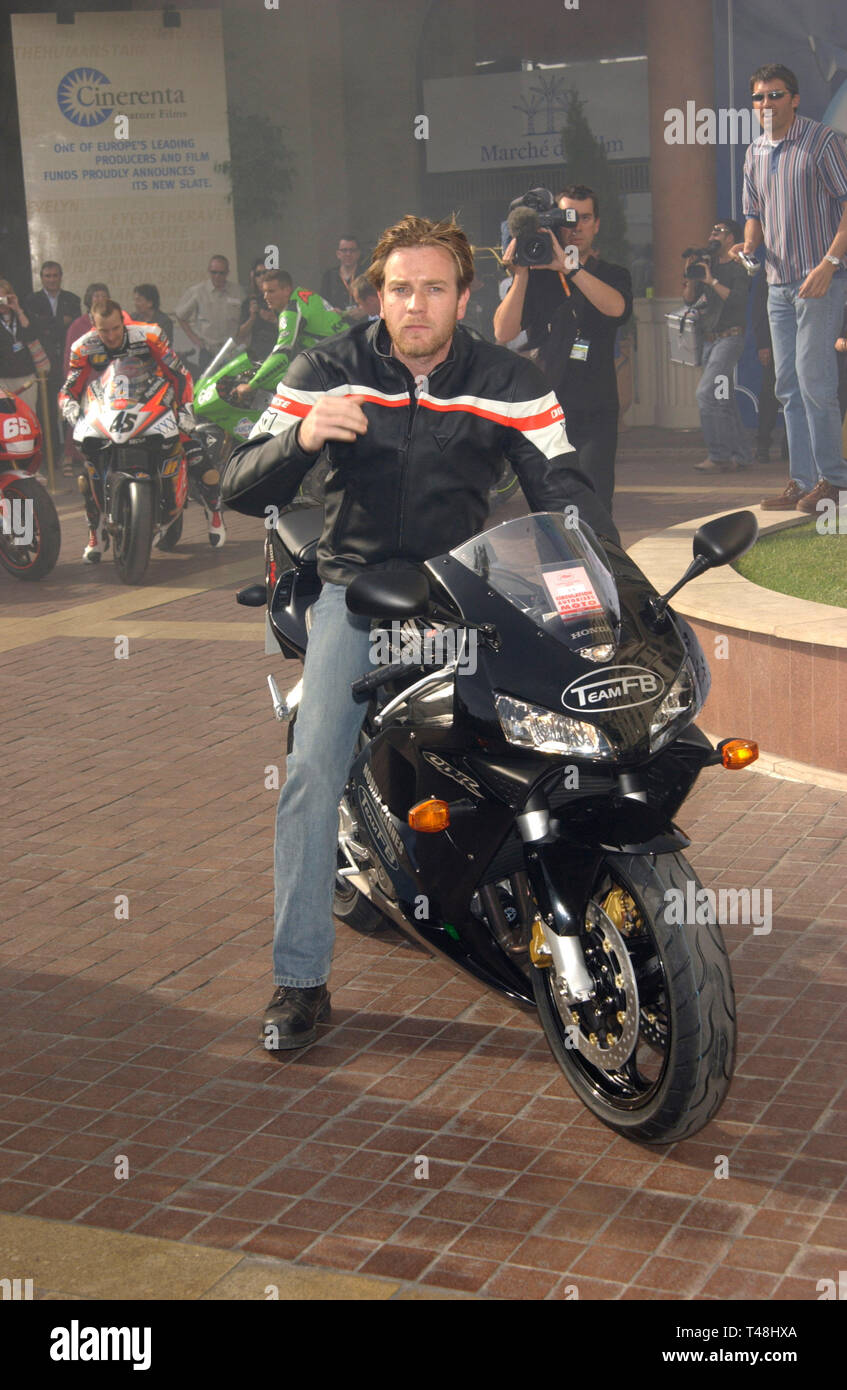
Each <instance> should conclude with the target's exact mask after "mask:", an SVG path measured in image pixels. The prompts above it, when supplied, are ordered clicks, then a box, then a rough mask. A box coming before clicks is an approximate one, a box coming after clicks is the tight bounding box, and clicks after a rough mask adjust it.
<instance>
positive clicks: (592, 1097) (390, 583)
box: [238, 509, 758, 1144]
mask: <svg viewBox="0 0 847 1390" xmlns="http://www.w3.org/2000/svg"><path fill="white" fill-rule="evenodd" d="M569 521H570V519H569V518H568V517H566V516H565V515H564V514H562V513H537V514H534V515H531V516H522V517H519V518H517V519H516V520H513V521H507V522H504V523H502V524H501V525H499V526H495V527H493V528H491V529H489V530H487V531H485V532H484V533H482V534H480V535H476V536H473V537H472V538H471V539H470V540H468V541H467V542H466V543H465V544H464V545H461V546H459V547H457V548H456V549H455V550H452V551H450V553H449V554H446V555H440V556H437V557H436V558H435V559H432V560H429V561H427V562H426V564H424V565H422V566H420V567H419V568H417V569H413V570H394V571H378V570H373V571H365V572H364V573H363V574H361V575H359V576H357V578H356V579H354V581H353V582H352V584H351V585H350V587H349V589H348V591H347V605H348V608H349V609H350V610H351V611H352V612H353V613H355V614H358V615H360V616H364V617H368V618H371V619H372V620H373V622H375V623H376V624H377V625H378V627H379V629H380V630H379V631H377V633H376V639H377V644H376V645H375V643H374V642H373V641H372V644H371V646H372V655H373V654H374V653H376V658H377V659H378V660H379V662H380V664H379V665H377V666H376V668H375V669H373V670H371V671H369V672H367V673H363V675H362V676H361V678H359V679H358V680H356V681H355V682H354V684H353V687H352V690H353V693H354V694H355V695H356V696H357V697H358V698H359V699H361V700H362V701H364V702H366V704H367V711H366V715H365V721H364V726H363V729H362V733H361V736H360V739H359V745H358V750H357V753H356V755H355V759H354V762H353V765H352V767H351V769H350V773H349V780H348V782H347V786H346V790H345V792H344V796H343V798H342V801H341V804H340V807H339V830H338V860H337V878H336V885H335V898H334V907H333V910H334V913H335V915H336V916H337V917H339V918H340V919H341V920H342V921H344V922H346V923H348V924H349V925H350V926H351V927H353V928H354V929H356V930H357V931H364V932H369V931H375V930H377V929H379V928H380V927H381V926H384V925H385V924H386V923H392V924H394V925H395V926H397V927H399V928H400V929H401V931H403V932H404V933H406V934H407V935H408V936H409V937H411V938H412V939H413V940H415V941H416V942H417V943H418V944H423V945H424V946H425V947H426V948H427V949H428V951H430V952H432V951H433V950H435V951H438V952H440V953H442V954H443V955H445V956H447V957H448V958H450V959H451V960H453V961H454V962H455V963H456V964H457V965H459V966H461V967H463V968H464V969H465V970H467V971H469V972H470V973H471V974H472V975H473V976H475V977H476V979H477V980H480V981H482V982H483V983H484V984H486V985H487V986H489V987H490V988H491V989H493V990H495V991H496V992H498V993H500V994H502V995H505V996H507V997H508V998H510V999H512V1000H514V1001H516V1002H517V1003H519V1004H522V1005H524V1006H526V1007H528V1008H533V1009H535V1010H536V1011H537V1015H538V1018H539V1020H540V1022H541V1026H542V1028H543V1029H544V1032H545V1034H546V1037H547V1041H548V1043H549V1046H550V1049H551V1051H552V1053H553V1056H554V1057H555V1059H556V1061H557V1062H558V1064H559V1065H560V1067H561V1069H562V1071H563V1072H564V1074H565V1076H566V1077H567V1079H568V1081H569V1083H570V1085H571V1086H572V1088H573V1090H574V1091H575V1092H576V1094H577V1096H578V1097H579V1098H580V1100H582V1101H583V1102H584V1104H585V1105H586V1106H587V1107H588V1109H589V1110H590V1111H591V1112H592V1113H593V1114H594V1115H596V1116H597V1117H598V1118H599V1119H600V1120H602V1121H603V1122H604V1123H605V1124H606V1125H609V1126H610V1127H611V1128H612V1129H614V1130H616V1131H617V1132H618V1133H619V1134H622V1135H624V1136H626V1137H627V1138H629V1139H632V1140H637V1141H640V1142H642V1143H648V1144H668V1143H671V1142H673V1141H676V1140H680V1139H684V1138H686V1137H688V1136H690V1135H692V1134H695V1133H696V1132H697V1131H698V1130H699V1129H701V1128H702V1127H703V1125H705V1124H706V1123H707V1122H708V1121H709V1120H710V1119H712V1118H713V1117H714V1116H715V1114H716V1113H717V1111H718V1108H719V1107H720V1105H721V1102H722V1101H723V1099H724V1097H725V1095H726V1093H727V1090H728V1088H729V1084H730V1079H731V1076H732V1070H733V1060H734V1053H735V1005H734V996H733V987H732V978H731V974H730V966H729V959H728V956H727V952H726V947H725V945H724V942H723V939H722V936H721V931H720V927H719V925H718V924H717V922H716V920H714V914H712V915H711V916H709V914H708V913H706V914H703V913H701V912H700V911H698V912H697V914H696V920H691V919H690V916H689V917H688V918H686V914H685V912H682V913H680V911H679V910H678V909H679V903H680V902H682V903H685V902H688V901H690V900H691V898H692V897H695V896H696V894H697V892H698V890H699V885H698V881H697V878H696V876H695V874H694V871H693V869H692V868H691V866H690V865H689V863H688V862H687V860H686V859H685V857H684V854H683V851H684V850H685V848H686V847H687V845H688V844H689V843H690V841H689V840H688V839H687V838H686V836H685V834H684V833H683V831H682V830H681V829H680V828H679V827H678V826H677V825H676V824H675V822H674V817H675V816H676V815H677V814H678V812H679V810H680V808H681V807H682V804H683V802H684V801H685V798H686V796H687V795H688V793H689V792H690V790H691V788H692V786H693V785H694V783H695V781H696V779H697V777H698V775H699V774H700V772H701V771H702V769H703V768H705V767H709V766H711V765H713V764H718V765H720V764H722V765H723V766H724V767H725V768H730V769H732V768H741V767H744V766H746V765H747V764H748V763H749V762H751V761H753V760H754V759H755V758H756V757H757V756H758V750H757V748H756V745H755V744H754V743H751V742H750V741H748V740H746V739H735V738H732V739H725V740H723V741H722V742H721V743H720V744H718V746H717V748H714V747H713V746H712V744H711V743H710V741H709V740H708V739H707V738H706V737H705V736H704V735H703V734H702V733H701V732H700V731H699V730H698V729H697V727H696V725H695V723H694V721H695V719H696V717H697V714H698V712H699V710H700V708H701V706H702V703H703V700H704V698H705V693H706V690H707V688H708V686H707V680H708V673H707V670H706V667H705V661H704V658H703V654H702V651H701V650H700V648H699V645H698V644H697V642H696V639H695V638H694V636H693V633H691V631H690V629H687V628H686V627H685V626H684V625H683V624H682V623H681V621H680V620H679V619H678V618H676V617H675V615H674V614H673V611H672V609H671V608H670V606H669V600H670V598H671V597H672V595H673V594H674V593H676V592H677V590H678V589H679V588H681V587H682V584H683V583H687V582H688V581H689V580H691V579H693V578H695V577H696V576H697V575H699V574H702V573H703V572H704V571H706V570H707V569H710V568H712V567H714V566H717V565H724V564H728V563H730V562H731V561H732V560H734V559H736V558H737V557H738V556H740V555H742V554H743V553H744V552H745V551H746V550H747V549H749V548H750V546H751V545H752V544H753V543H754V541H755V539H756V534H757V524H756V519H755V517H754V515H753V513H752V512H736V513H733V514H731V515H728V516H723V517H720V518H717V519H716V520H713V521H711V522H708V523H707V524H706V525H704V526H703V527H701V528H700V530H699V531H698V532H697V534H696V535H695V537H694V559H693V561H692V563H691V565H690V566H689V568H688V570H687V571H686V573H685V575H684V576H683V577H682V579H681V580H680V582H679V583H678V584H677V585H675V586H674V588H673V589H671V590H670V591H669V593H668V594H666V595H664V596H660V595H658V594H657V592H656V590H655V589H654V588H653V587H652V586H651V585H650V583H649V582H648V580H647V579H646V577H645V576H644V575H643V574H642V573H641V571H640V570H639V569H638V567H637V566H636V565H635V564H634V562H633V561H632V560H631V559H630V558H629V556H628V555H627V554H626V553H625V551H623V550H621V549H620V548H619V547H618V546H616V545H613V544H612V543H611V542H604V543H603V544H602V545H601V544H600V542H599V541H598V539H597V538H596V536H595V535H594V533H593V532H592V531H591V530H590V529H589V528H588V527H587V526H585V525H584V524H582V523H581V522H577V523H576V524H574V525H571V524H569ZM320 527H321V513H320V512H319V511H312V510H302V509H301V510H294V511H291V512H288V513H286V514H284V515H282V516H281V517H280V518H279V519H278V521H277V522H276V526H275V528H274V529H273V530H272V531H270V532H269V536H268V540H267V543H266V582H265V584H264V585H252V586H250V587H249V588H247V589H245V590H242V592H241V593H240V595H239V596H238V597H239V601H240V602H242V603H246V604H250V605H256V606H258V605H260V604H264V603H265V602H267V609H268V619H269V627H270V632H271V633H272V635H273V638H274V639H275V642H276V644H277V645H278V646H279V648H280V650H281V651H282V652H283V653H284V655H286V656H287V657H301V658H302V656H303V654H304V652H305V650H306V647H307V643H308V626H309V623H308V610H309V608H310V606H311V604H312V603H313V602H314V600H315V598H316V596H317V594H318V592H319V590H320V580H319V578H318V574H317V569H316V558H315V556H316V542H317V538H318V534H319V532H320ZM382 639H385V641H386V642H388V644H389V645H388V646H387V647H386V646H385V644H384V642H383V641H382ZM380 644H381V645H380ZM386 655H392V659H391V660H388V661H386V660H384V658H385V656H386ZM398 655H399V659H397V656H398ZM269 683H270V686H271V694H272V698H273V702H274V707H275V712H276V714H277V717H278V718H281V719H288V720H290V721H291V724H292V726H293V722H294V721H295V720H296V716H297V704H298V700H299V687H295V689H294V690H293V691H291V692H290V693H289V694H288V696H287V697H286V698H285V699H283V697H282V695H281V694H280V692H279V690H278V689H277V686H276V682H275V680H274V678H273V676H270V677H269ZM290 746H291V729H289V749H290ZM692 889H693V891H692ZM700 891H702V890H700ZM697 901H698V902H699V901H700V899H697ZM704 915H705V916H706V917H707V918H709V919H708V920H703V918H704Z"/></svg>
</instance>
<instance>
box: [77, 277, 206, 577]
mask: <svg viewBox="0 0 847 1390" xmlns="http://www.w3.org/2000/svg"><path fill="white" fill-rule="evenodd" d="M92 319H93V323H94V327H93V329H92V330H91V332H89V333H84V334H83V335H82V337H81V338H78V339H77V340H76V342H75V343H74V344H73V346H72V347H71V353H70V360H69V364H68V376H67V380H66V381H65V383H64V385H63V386H62V388H61V390H60V392H59V409H60V410H61V412H62V415H63V417H64V418H65V420H67V421H68V423H69V424H70V425H71V426H73V425H75V424H76V422H77V420H78V419H79V416H80V413H81V410H82V407H81V405H80V401H81V399H82V397H83V394H84V392H85V389H86V387H87V386H88V384H89V382H90V381H91V379H92V377H94V376H99V374H100V373H101V372H103V371H105V369H106V367H107V366H108V365H109V363H110V362H112V361H114V360H115V358H117V357H135V358H140V359H141V360H142V361H144V362H148V363H151V364H152V366H153V370H154V371H155V372H156V374H157V375H158V376H161V377H163V378H164V379H165V380H166V381H168V382H170V384H171V385H172V386H173V388H174V392H175V394H176V402H177V409H176V415H177V423H178V425H179V429H180V438H181V440H182V443H183V448H184V450H185V458H186V463H187V465H188V471H189V475H190V477H191V480H192V482H193V484H194V487H195V489H196V491H197V493H198V494H199V496H200V499H201V501H202V503H203V508H204V510H205V512H206V522H207V526H208V530H209V540H210V541H211V542H212V543H213V544H214V545H216V546H221V545H222V544H223V542H224V540H225V539H226V528H225V527H224V524H223V519H222V517H221V514H220V510H219V508H218V490H219V484H220V478H219V476H218V473H217V470H216V469H207V468H206V467H205V464H204V459H205V455H204V451H203V445H202V444H201V443H200V442H199V441H198V440H197V439H195V438H193V437H192V433H191V431H192V430H193V428H194V412H193V410H192V408H191V402H192V400H193V399H194V383H193V381H192V379H191V374H190V372H189V371H188V369H187V368H186V366H185V365H184V363H183V362H182V360H181V359H180V358H179V357H178V356H177V354H176V353H175V352H174V350H173V348H172V347H171V346H170V344H169V342H168V340H167V338H166V337H165V335H164V334H163V332H162V330H161V328H159V327H158V326H157V325H156V324H154V323H126V322H125V321H124V317H123V310H122V309H121V306H120V304H118V303H117V302H116V301H115V300H114V299H109V300H107V301H106V303H105V304H102V305H100V306H99V307H98V308H97V309H95V310H94V311H93V314H92ZM86 481H87V480H86ZM85 511H86V516H87V517H88V524H89V527H90V533H89V537H88V544H87V545H86V547H85V549H84V550H83V552H82V558H83V560H84V561H85V562H86V563H87V564H96V563H98V562H99V560H100V558H101V556H102V554H103V529H102V516H101V513H100V509H99V507H98V506H97V503H96V501H95V499H94V497H93V495H92V494H91V492H90V490H89V489H87V488H86V491H85Z"/></svg>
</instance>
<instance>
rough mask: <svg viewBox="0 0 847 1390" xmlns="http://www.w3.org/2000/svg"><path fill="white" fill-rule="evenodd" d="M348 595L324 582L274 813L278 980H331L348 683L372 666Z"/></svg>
mask: <svg viewBox="0 0 847 1390" xmlns="http://www.w3.org/2000/svg"><path fill="white" fill-rule="evenodd" d="M346 592H347V591H346V589H344V588H343V587H342V586H341V585H339V584H324V586H323V589H322V590H321V593H320V597H319V598H318V600H317V602H316V603H315V605H314V607H313V609H312V619H313V621H312V630H311V632H310V634H309V645H308V647H307V648H306V664H305V667H304V670H303V693H302V696H301V698H300V706H299V709H298V711H297V722H296V724H295V725H294V747H293V748H292V751H291V752H290V753H289V755H288V762H287V769H286V781H285V786H284V787H283V789H282V791H281V793H280V797H279V806H278V807H277V815H276V841H275V846H274V882H275V889H276V909H275V920H274V944H273V963H274V984H275V985H292V986H298V987H300V988H309V987H311V986H314V985H320V984H323V983H324V981H325V980H327V979H328V978H329V971H330V966H331V964H332V948H333V945H334V944H335V926H334V925H333V920H332V895H333V887H334V884H335V868H336V847H337V844H338V803H339V801H340V800H341V793H342V792H343V790H344V786H345V783H346V781H347V777H348V774H349V771H350V765H351V763H352V761H353V757H354V754H355V751H356V740H357V738H358V735H359V730H360V729H361V727H362V721H363V720H364V717H365V711H366V709H367V700H363V701H360V702H357V701H356V700H355V699H354V698H353V696H352V695H351V693H350V683H351V681H354V680H355V679H356V677H357V676H362V675H364V674H365V672H366V671H369V670H371V669H372V667H371V661H370V651H371V648H370V620H369V619H368V618H357V617H354V616H353V614H352V613H349V612H348V610H347V607H346V604H345V595H346Z"/></svg>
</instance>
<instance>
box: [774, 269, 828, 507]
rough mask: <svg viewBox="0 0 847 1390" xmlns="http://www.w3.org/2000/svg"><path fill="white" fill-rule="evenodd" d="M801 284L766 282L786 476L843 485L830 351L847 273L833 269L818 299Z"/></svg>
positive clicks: (809, 483)
mask: <svg viewBox="0 0 847 1390" xmlns="http://www.w3.org/2000/svg"><path fill="white" fill-rule="evenodd" d="M801 284H802V281H800V280H794V281H792V282H791V283H790V284H786V285H769V286H768V318H769V320H770V325H771V338H772V340H773V360H774V367H775V369H776V394H777V397H778V399H779V400H780V401H781V402H782V406H783V411H784V414H785V432H786V434H787V436H788V454H789V458H790V460H791V477H792V478H793V479H794V481H795V482H796V483H798V484H799V485H800V487H801V488H802V489H803V491H804V492H811V490H812V488H813V487H815V486H816V485H817V483H818V482H820V480H821V478H825V479H826V481H827V482H828V483H832V484H833V486H835V487H838V488H847V464H845V462H844V459H843V458H842V456H841V414H840V412H839V409H838V362H837V358H836V353H835V340H836V338H837V337H838V336H839V334H840V332H841V319H842V316H843V314H844V292H845V288H847V277H845V275H844V274H843V273H840V272H838V271H836V273H835V275H833V277H832V284H831V285H830V287H829V289H828V290H827V292H826V294H825V295H824V296H823V298H822V299H798V298H797V291H798V290H799V288H800V285H801Z"/></svg>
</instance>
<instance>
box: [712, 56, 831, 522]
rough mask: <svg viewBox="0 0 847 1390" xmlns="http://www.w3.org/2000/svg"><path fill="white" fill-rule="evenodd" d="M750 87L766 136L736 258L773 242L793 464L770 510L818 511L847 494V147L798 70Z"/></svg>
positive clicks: (776, 345)
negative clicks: (843, 405)
mask: <svg viewBox="0 0 847 1390" xmlns="http://www.w3.org/2000/svg"><path fill="white" fill-rule="evenodd" d="M750 90H751V93H752V101H753V104H754V106H755V107H756V110H757V112H758V113H759V120H760V123H761V125H762V128H763V131H764V132H765V133H764V134H762V135H760V136H759V138H758V139H757V140H754V142H753V143H752V145H750V146H749V148H748V150H747V155H746V157H745V161H744V216H745V218H746V219H747V221H746V224H745V228H744V241H743V243H740V244H738V245H737V246H734V247H732V250H731V252H730V254H731V255H737V253H738V252H739V251H745V252H746V253H747V254H748V255H752V254H753V253H754V251H755V250H756V248H757V247H758V246H761V245H762V243H764V246H765V265H766V273H767V278H768V319H769V321H770V326H771V336H772V338H773V355H774V366H775V369H776V394H777V396H778V397H779V399H780V401H781V402H782V404H783V408H784V411H785V428H786V433H787V435H788V451H789V456H790V460H791V465H790V466H791V477H790V480H789V482H788V485H787V486H786V488H785V490H784V492H782V493H781V494H780V495H779V497H771V498H765V499H764V500H763V501H762V506H763V507H764V508H766V509H767V510H772V511H777V510H781V509H782V510H785V509H791V510H793V509H794V508H795V507H796V508H798V509H799V510H800V511H804V512H809V513H811V514H814V513H815V511H816V510H817V507H818V504H819V503H820V502H823V501H825V500H830V499H831V500H832V501H835V502H836V503H837V502H838V494H839V490H847V463H845V461H844V459H843V457H842V454H841V418H840V415H839V410H838V369H837V365H836V358H835V353H834V351H833V343H834V342H835V339H836V338H837V336H838V332H839V326H840V323H841V317H842V314H843V311H844V298H845V291H847V273H846V272H845V266H844V256H845V253H846V252H847V145H845V140H844V137H843V136H842V135H840V134H839V133H838V132H837V131H835V130H832V129H830V127H829V126H825V125H822V124H821V123H820V122H819V121H812V120H809V118H808V117H806V116H798V115H797V107H798V105H799V102H800V96H799V84H798V82H797V78H796V77H795V75H794V73H793V72H792V71H791V69H790V68H786V67H783V66H782V65H781V64H779V63H769V64H768V65H767V66H765V67H761V68H759V69H757V71H756V72H754V73H753V75H752V77H751V78H750Z"/></svg>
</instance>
